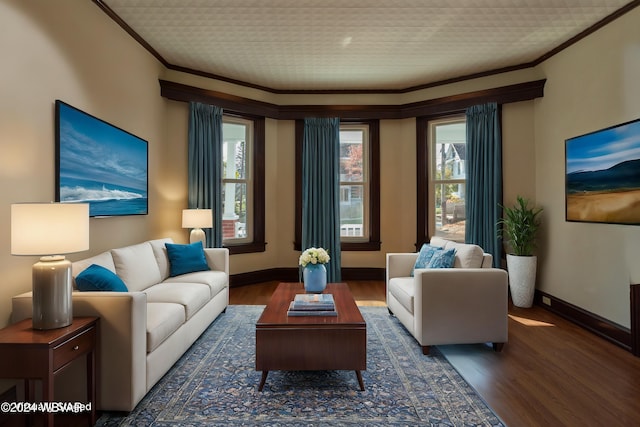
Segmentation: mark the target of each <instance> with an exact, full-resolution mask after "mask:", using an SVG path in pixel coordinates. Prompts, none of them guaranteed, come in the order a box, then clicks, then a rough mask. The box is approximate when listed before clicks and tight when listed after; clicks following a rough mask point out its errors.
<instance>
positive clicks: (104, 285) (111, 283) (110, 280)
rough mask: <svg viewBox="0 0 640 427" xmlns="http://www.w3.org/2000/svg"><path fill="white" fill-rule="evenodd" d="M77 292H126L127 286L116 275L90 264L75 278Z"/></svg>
mask: <svg viewBox="0 0 640 427" xmlns="http://www.w3.org/2000/svg"><path fill="white" fill-rule="evenodd" d="M76 287H77V288H78V290H79V291H85V292H86V291H111V292H128V291H129V289H127V285H125V284H124V282H123V281H122V279H121V278H120V277H118V275H117V274H116V273H114V272H113V271H111V270H109V269H108V268H104V267H103V266H101V265H98V264H91V265H90V266H89V267H87V268H86V269H84V270H83V271H82V272H81V273H80V274H78V275H77V276H76Z"/></svg>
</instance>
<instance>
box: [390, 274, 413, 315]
mask: <svg viewBox="0 0 640 427" xmlns="http://www.w3.org/2000/svg"><path fill="white" fill-rule="evenodd" d="M415 280H416V279H414V278H413V277H394V278H393V279H391V280H389V293H390V294H391V295H393V296H394V297H395V299H397V300H398V302H399V303H400V304H401V305H402V306H403V307H404V308H406V309H407V311H408V312H409V313H411V314H413V297H414V295H415Z"/></svg>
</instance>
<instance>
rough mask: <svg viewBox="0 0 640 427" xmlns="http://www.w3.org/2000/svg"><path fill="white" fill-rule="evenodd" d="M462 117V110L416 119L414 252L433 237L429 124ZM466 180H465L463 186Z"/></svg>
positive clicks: (433, 211)
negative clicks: (415, 221)
mask: <svg viewBox="0 0 640 427" xmlns="http://www.w3.org/2000/svg"><path fill="white" fill-rule="evenodd" d="M463 117H465V116H464V110H456V111H451V112H448V113H447V114H439V115H433V116H422V117H416V180H417V182H416V191H417V194H416V204H417V206H416V220H417V223H416V243H415V246H416V250H419V249H420V248H421V247H422V245H423V244H424V243H429V242H430V241H431V236H432V235H435V202H432V201H431V199H432V193H433V191H434V187H433V184H432V179H431V166H430V165H431V161H432V157H433V153H432V146H434V145H435V144H432V138H431V123H433V122H446V121H452V120H459V119H460V118H463ZM465 119H466V118H465ZM468 178H469V177H466V179H465V185H467V183H466V180H468ZM425 219H426V220H425ZM432 228H433V230H432Z"/></svg>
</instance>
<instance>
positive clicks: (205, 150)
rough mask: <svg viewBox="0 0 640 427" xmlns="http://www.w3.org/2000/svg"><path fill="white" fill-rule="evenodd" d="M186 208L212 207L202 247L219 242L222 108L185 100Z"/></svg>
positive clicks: (216, 244) (220, 241) (220, 229)
mask: <svg viewBox="0 0 640 427" xmlns="http://www.w3.org/2000/svg"><path fill="white" fill-rule="evenodd" d="M188 179H189V196H188V197H189V199H188V204H189V209H195V208H198V209H212V210H213V229H206V230H204V232H205V234H206V235H207V243H206V245H205V246H206V247H215V248H218V247H221V246H222V108H220V107H215V106H213V105H205V104H201V103H196V102H190V103H189V178H188Z"/></svg>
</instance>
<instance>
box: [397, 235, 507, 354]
mask: <svg viewBox="0 0 640 427" xmlns="http://www.w3.org/2000/svg"><path fill="white" fill-rule="evenodd" d="M431 245H433V246H440V247H444V248H445V249H450V248H455V249H456V259H455V264H454V267H453V268H433V269H416V270H415V271H414V276H413V277H411V271H412V270H413V266H414V264H415V261H416V259H417V257H418V253H388V254H387V270H386V274H387V277H386V294H387V307H388V308H389V312H390V313H391V314H393V315H395V316H396V317H397V318H398V320H399V321H400V322H401V323H402V324H403V325H404V327H405V328H407V330H408V331H409V332H410V333H411V335H413V336H414V337H415V338H416V340H418V343H419V344H420V345H421V346H422V352H423V353H424V354H429V347H430V346H432V345H444V344H473V343H486V342H490V343H492V344H493V348H494V350H496V351H501V350H502V347H503V345H504V343H506V342H507V340H508V331H507V325H508V279H507V272H506V271H504V270H501V269H498V268H492V267H491V262H492V257H491V255H490V254H486V253H484V251H483V250H482V248H480V247H479V246H477V245H468V244H462V243H455V242H451V241H448V240H444V239H440V238H437V237H434V238H433V239H431Z"/></svg>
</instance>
